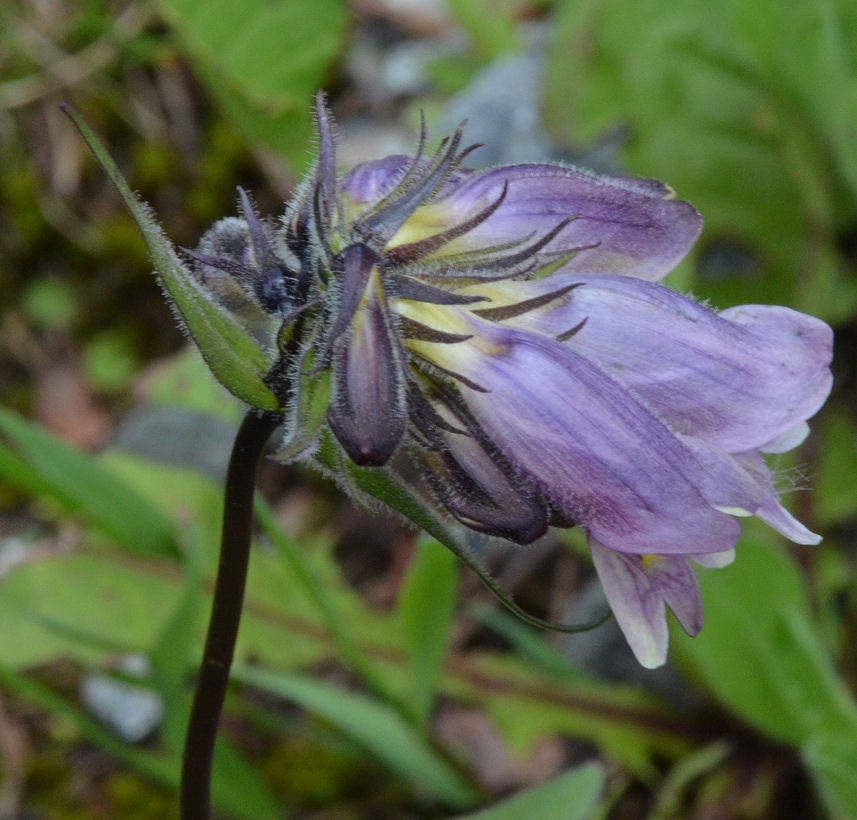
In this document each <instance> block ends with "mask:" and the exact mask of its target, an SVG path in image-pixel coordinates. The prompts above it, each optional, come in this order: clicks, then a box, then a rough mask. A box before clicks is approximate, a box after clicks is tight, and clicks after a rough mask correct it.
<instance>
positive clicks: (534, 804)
mask: <svg viewBox="0 0 857 820" xmlns="http://www.w3.org/2000/svg"><path fill="white" fill-rule="evenodd" d="M603 790H604V768H603V766H601V764H600V763H586V764H584V765H583V766H578V767H577V768H576V769H572V770H571V771H568V772H564V773H563V774H561V775H558V776H557V777H554V778H553V779H552V780H548V782H547V783H542V785H540V786H536V787H534V788H532V789H527V790H526V791H524V792H521V793H520V794H516V795H515V796H514V797H511V798H509V799H508V800H505V801H504V802H502V803H500V804H498V805H496V806H493V807H492V808H490V809H485V810H484V811H480V812H476V813H475V814H468V815H466V816H464V817H462V818H461V820H521V818H524V817H531V818H538V820H586V818H588V817H591V816H592V814H591V813H592V810H593V809H594V808H595V804H596V802H597V801H598V798H599V797H600V796H601V792H602V791H603Z"/></svg>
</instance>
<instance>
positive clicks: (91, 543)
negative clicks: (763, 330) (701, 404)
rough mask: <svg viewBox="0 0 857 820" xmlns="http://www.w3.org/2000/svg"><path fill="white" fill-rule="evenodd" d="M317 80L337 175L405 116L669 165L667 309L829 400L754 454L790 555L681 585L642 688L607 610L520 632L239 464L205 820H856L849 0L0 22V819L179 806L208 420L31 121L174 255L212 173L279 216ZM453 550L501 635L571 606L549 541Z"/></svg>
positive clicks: (856, 160)
mask: <svg viewBox="0 0 857 820" xmlns="http://www.w3.org/2000/svg"><path fill="white" fill-rule="evenodd" d="M318 87H323V88H325V89H327V91H328V93H329V96H330V100H331V103H332V105H333V108H334V112H335V114H336V115H337V118H338V120H339V123H340V127H341V131H342V136H343V140H342V153H343V156H342V159H343V163H344V164H345V165H348V164H352V163H354V162H357V161H359V160H361V159H364V158H369V157H372V156H380V155H383V154H386V153H390V152H391V151H407V150H409V149H410V147H411V145H412V139H413V132H414V125H415V123H416V121H417V112H418V111H419V109H420V108H422V109H424V110H425V111H426V112H427V114H428V117H429V120H430V123H431V127H432V134H435V135H436V134H439V133H442V132H443V130H444V129H445V128H448V127H449V126H450V125H455V124H456V122H457V120H458V119H461V118H462V117H464V116H469V117H470V118H471V125H470V131H471V135H472V136H474V137H475V138H478V139H480V140H482V141H486V142H487V143H488V145H486V148H485V149H483V151H485V152H488V154H487V155H485V154H483V156H486V158H485V160H484V161H485V162H501V161H521V160H523V159H530V160H538V159H541V158H547V157H550V158H552V159H564V160H570V161H578V162H581V163H583V164H587V165H590V166H592V167H595V168H596V169H598V170H602V171H612V172H621V173H634V174H640V175H648V176H653V177H658V178H662V179H665V180H667V181H669V182H670V183H671V184H672V185H673V187H674V188H675V189H676V191H677V193H678V195H679V196H680V197H681V198H683V199H688V200H690V201H691V202H693V203H694V204H695V205H696V206H697V207H698V208H699V209H700V210H701V211H702V213H703V215H704V216H705V218H706V225H707V226H706V229H705V232H704V234H703V236H702V238H701V240H700V242H699V244H698V246H697V248H696V249H695V251H694V253H693V254H692V256H691V258H690V259H689V260H688V261H687V262H685V263H683V265H682V266H681V267H680V269H679V270H678V271H676V272H675V273H674V274H673V275H672V277H671V280H670V281H671V283H672V284H673V286H674V287H677V288H678V289H681V290H692V291H693V292H694V294H695V295H697V296H698V297H700V298H704V299H708V300H710V301H711V303H712V304H714V305H716V306H718V307H727V306H729V305H732V304H737V303H742V302H776V303H781V304H786V305H789V306H792V307H795V308H797V309H801V310H805V311H809V312H812V313H815V314H817V315H819V316H821V317H822V318H824V319H826V320H827V321H829V322H830V323H831V324H833V325H834V327H835V329H836V338H837V342H836V361H835V371H836V383H835V388H834V395H833V397H832V399H831V401H830V402H829V404H828V405H827V407H826V408H825V409H824V411H823V412H822V413H821V414H820V415H819V417H818V418H817V419H816V420H815V422H814V424H813V427H814V432H813V435H812V436H811V438H810V439H809V441H808V442H807V443H806V444H805V445H804V446H803V447H802V448H801V450H800V451H799V452H798V453H796V454H791V455H790V456H788V457H787V458H782V459H781V460H780V462H778V463H777V465H776V466H777V469H778V472H779V474H780V475H781V477H782V482H783V485H784V489H785V490H788V491H793V492H790V495H789V498H790V499H791V500H792V501H793V506H794V508H795V510H796V511H797V512H798V514H799V516H800V517H801V519H802V520H803V521H805V522H806V523H807V524H808V525H809V526H810V527H811V528H813V529H816V530H818V531H821V532H823V533H824V534H825V541H824V542H823V544H822V545H821V546H820V547H818V548H813V549H809V548H792V547H790V546H788V545H785V544H784V543H782V541H781V540H780V539H779V538H778V537H777V536H775V535H774V534H772V533H771V532H770V531H768V530H767V529H766V528H764V527H763V526H755V525H753V523H752V522H751V523H750V524H748V526H746V527H745V534H744V536H743V537H742V540H741V542H740V544H739V551H738V560H737V561H736V563H735V564H734V566H732V567H729V568H727V569H724V570H717V571H701V572H700V575H701V583H702V587H703V596H704V601H705V608H706V626H705V628H704V630H703V632H702V634H701V635H700V636H699V637H698V638H697V639H695V640H690V639H687V638H686V637H685V636H684V635H683V634H681V632H680V630H679V631H678V632H675V633H673V648H672V653H671V664H670V666H669V667H668V668H667V669H665V670H661V671H657V672H653V673H649V672H645V671H644V670H640V669H639V668H637V667H636V666H635V664H634V662H633V660H632V659H631V657H630V653H629V651H628V650H627V648H626V647H625V646H624V643H623V642H622V640H621V638H620V637H618V636H617V633H616V630H615V626H612V625H609V624H608V625H606V626H604V627H602V628H600V629H598V630H596V631H594V632H592V633H587V634H585V635H580V636H573V637H564V638H557V637H556V636H548V635H542V634H536V633H534V632H533V631H532V630H530V629H529V628H528V627H524V626H523V625H522V624H520V623H518V622H517V621H516V620H514V619H513V618H511V617H510V616H508V615H507V614H505V613H504V612H503V611H498V610H497V608H496V605H495V604H494V603H493V602H492V601H491V600H490V598H489V597H486V595H485V593H484V592H483V590H482V589H481V588H480V585H479V584H478V582H477V581H475V580H474V578H473V577H472V576H471V575H470V574H468V573H466V572H462V571H461V570H460V568H459V567H458V566H457V565H456V563H455V561H454V560H453V559H452V557H451V556H450V555H449V554H448V553H447V552H446V551H445V550H443V549H442V548H441V547H440V546H439V545H438V544H437V543H435V542H432V541H431V540H429V539H425V538H417V537H416V536H415V535H414V534H413V533H411V532H409V531H408V530H405V529H403V528H401V527H400V526H399V524H398V523H397V522H396V521H393V520H390V519H388V518H386V517H383V516H380V515H377V514H375V513H370V512H367V511H365V510H361V509H357V508H354V507H353V506H351V505H350V504H349V503H348V502H347V501H346V500H345V499H344V498H343V497H342V495H341V494H340V493H339V492H338V491H337V490H336V489H335V488H333V487H332V486H331V485H330V484H329V483H327V482H325V481H323V480H322V479H320V478H319V477H317V476H313V475H308V474H306V473H304V472H302V471H300V470H298V469H295V468H283V467H277V466H275V465H272V464H268V465H265V468H264V470H263V474H262V477H261V492H260V496H259V500H258V505H257V520H258V539H257V541H258V543H257V545H256V549H255V550H254V554H253V559H252V568H251V579H250V585H249V592H248V601H247V606H246V614H245V619H244V622H243V626H242V631H241V636H240V644H239V651H238V659H239V667H238V669H237V670H236V675H235V684H234V686H233V688H232V690H231V692H230V697H229V701H228V703H227V710H226V717H225V720H224V732H223V742H222V745H221V746H220V748H219V749H218V755H217V760H216V767H215V768H216V778H215V791H214V796H215V803H216V805H217V807H218V810H219V811H220V812H222V815H223V816H224V817H237V818H245V817H246V818H269V817H270V818H275V817H281V816H301V817H325V818H327V817H336V818H362V817H367V818H368V817H373V818H374V817H445V816H450V815H460V814H462V813H468V812H470V813H472V812H477V814H475V815H472V816H478V817H480V818H485V817H490V818H506V817H508V818H518V817H533V818H541V817H544V818H578V817H579V818H584V817H598V818H601V817H614V818H637V817H651V818H679V817H682V818H683V817H693V818H708V817H717V818H726V817H736V818H737V817H740V818H768V817H783V818H813V817H818V818H828V817H831V818H843V817H857V786H855V782H857V781H855V778H854V772H855V771H857V709H855V700H854V692H855V686H857V651H855V647H857V594H856V593H857V590H855V581H854V578H855V563H857V553H856V552H855V544H856V543H857V480H855V475H857V427H855V425H857V416H855V396H856V395H857V378H856V376H857V372H855V362H857V358H855V345H857V332H855V331H857V321H855V316H857V7H855V6H854V4H853V3H850V2H848V0H805V1H804V2H802V3H785V4H784V3H778V2H774V0H757V2H754V3H747V2H746V1H742V0H723V2H720V3H710V4H704V3H699V2H694V1H693V0H669V2H667V0H610V2H608V1H607V0H554V2H550V0H503V2H497V1H496V0H447V2H443V1H442V0H413V1H412V2H406V0H352V2H350V3H348V4H346V3H345V2H343V0H316V2H314V3H306V2H303V0H206V1H205V2H204V1H203V0H157V2H144V1H143V0H130V2H129V1H128V0H34V2H24V0H8V2H5V3H3V4H2V6H0V304H2V307H3V310H2V314H0V403H2V407H0V778H2V780H0V784H2V785H0V817H4V818H6V817H9V818H13V817H14V818H18V817H22V818H23V817H34V818H42V817H44V818H83V817H87V818H88V817H128V818H161V817H165V816H170V814H171V813H173V812H174V811H175V787H176V778H177V771H178V758H179V755H180V751H181V742H182V733H183V728H184V723H185V720H186V715H187V708H188V700H189V696H190V681H191V675H192V670H193V666H194V663H195V662H196V660H197V658H198V653H199V648H200V636H201V634H202V630H203V628H204V621H205V617H206V616H207V610H208V595H209V592H210V588H211V580H212V577H213V571H214V566H215V562H216V543H217V538H218V530H219V516H220V493H221V490H220V480H221V479H222V474H223V468H224V462H225V458H226V455H227V453H228V449H229V446H230V435H231V431H232V430H234V428H235V425H236V423H237V420H238V418H239V417H240V415H241V408H240V407H239V406H238V405H237V403H235V402H234V401H233V400H232V399H230V398H228V397H226V396H225V395H224V393H223V392H222V390H221V389H220V388H219V387H217V386H216V385H215V384H214V383H213V381H212V380H211V379H210V377H209V376H208V375H207V374H206V373H205V371H204V368H203V367H202V366H201V364H200V362H199V359H198V357H197V356H196V355H195V354H194V353H193V352H190V351H186V350H184V342H183V339H182V337H181V335H180V333H178V331H176V330H175V328H174V326H173V323H172V320H171V317H170V314H169V311H168V310H167V309H166V307H165V306H164V304H163V302H162V300H161V298H160V294H159V293H158V290H157V288H156V286H155V285H154V283H153V281H152V278H151V275H150V272H149V265H148V262H147V260H146V256H145V251H144V248H143V243H142V241H141V240H140V237H139V236H138V234H137V233H136V229H135V228H134V226H133V224H132V222H131V219H130V217H129V216H128V214H126V213H125V211H124V209H123V208H122V207H121V205H120V203H119V200H118V197H117V196H116V194H115V193H114V192H113V190H112V189H111V187H110V185H109V182H108V181H107V179H106V178H105V177H104V175H103V173H102V172H101V171H100V170H99V169H98V168H97V167H96V166H95V164H94V163H93V162H92V160H91V158H90V157H89V156H88V154H87V149H86V148H85V146H84V145H83V143H82V141H81V140H80V139H79V136H78V135H77V133H76V132H75V131H74V130H73V128H72V127H71V126H70V124H69V123H68V122H67V121H66V120H65V119H63V118H62V116H61V114H60V113H59V112H58V109H57V104H58V103H59V102H61V101H66V102H71V103H72V104H74V105H75V106H76V107H77V108H78V109H79V110H80V111H81V112H82V113H83V115H84V116H85V118H86V119H87V120H88V122H89V123H90V125H91V126H92V127H93V128H94V130H95V131H96V132H98V133H99V134H100V136H101V137H102V139H104V141H105V142H106V144H107V145H108V146H109V148H110V150H111V152H112V154H113V155H114V156H115V157H116V159H117V161H118V163H119V165H120V167H121V168H122V169H123V171H124V173H125V174H126V175H127V177H128V179H129V181H130V184H131V186H132V187H133V188H135V189H136V190H137V191H138V192H139V193H140V195H141V196H142V198H143V199H145V200H146V201H148V202H150V203H151V204H152V206H153V207H154V209H155V211H156V212H157V214H158V216H159V219H160V220H161V222H162V224H163V225H164V226H165V228H166V230H167V232H168V234H169V235H170V236H171V237H172V238H173V240H174V241H176V243H177V244H181V245H187V246H194V245H195V243H196V240H197V238H198V237H199V236H200V235H201V234H202V232H203V231H204V230H205V228H206V227H207V226H208V224H210V223H211V222H212V221H213V220H215V219H217V218H219V217H220V216H222V215H224V214H227V213H230V212H232V211H233V210H234V207H235V186H236V185H237V184H241V185H242V186H244V187H247V188H248V189H250V190H252V191H253V192H254V194H255V196H256V198H257V201H258V202H259V204H260V207H261V209H262V210H263V211H264V212H270V213H278V212H280V211H281V210H282V202H283V200H284V199H285V198H287V196H288V194H289V191H290V190H291V187H292V185H293V184H294V182H295V180H296V179H298V178H299V176H300V174H301V172H302V171H303V170H304V168H305V167H306V165H307V163H308V162H309V160H310V159H311V156H312V151H313V142H312V137H311V133H310V122H309V102H310V98H311V95H312V93H313V92H314V91H315V89H316V88H318ZM491 151H494V153H491ZM474 156H475V157H478V155H474ZM473 546H474V548H475V549H478V550H479V551H480V552H481V554H482V555H483V556H484V557H485V558H486V560H487V561H489V563H490V564H491V566H492V567H493V570H494V572H495V573H496V575H497V576H498V577H499V578H500V580H501V581H502V583H503V585H504V586H505V587H506V588H507V589H509V590H511V591H513V592H514V594H515V596H516V598H517V600H519V601H520V602H521V603H522V604H523V605H524V606H526V607H527V608H528V609H530V610H531V611H533V612H534V613H536V614H540V615H543V616H548V617H551V618H554V619H558V620H565V621H568V620H585V619H586V618H587V617H589V616H590V615H591V614H593V613H597V612H598V611H599V610H600V607H601V606H602V605H603V604H602V599H601V598H600V597H599V592H598V588H597V583H593V581H592V571H591V568H590V566H589V564H588V563H587V560H586V557H585V551H584V550H582V549H581V545H580V541H579V539H578V538H577V536H576V535H575V534H574V533H571V534H570V535H567V534H552V535H551V536H550V537H547V538H545V539H544V541H543V542H541V543H540V544H538V545H537V546H536V547H534V548H531V549H528V550H518V549H509V548H508V547H507V546H505V545H503V544H497V543H491V542H484V541H476V542H474V544H473ZM513 795H514V796H513ZM504 800H505V802H503V801H504ZM485 806H490V807H491V808H488V809H485V808H484V807H485ZM480 810H481V811H480Z"/></svg>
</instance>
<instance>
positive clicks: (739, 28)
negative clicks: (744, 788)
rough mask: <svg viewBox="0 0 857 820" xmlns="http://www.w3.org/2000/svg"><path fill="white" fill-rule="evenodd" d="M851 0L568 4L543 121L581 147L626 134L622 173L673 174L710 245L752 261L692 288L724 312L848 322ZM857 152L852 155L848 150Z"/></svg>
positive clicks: (854, 114) (856, 25) (856, 195)
mask: <svg viewBox="0 0 857 820" xmlns="http://www.w3.org/2000/svg"><path fill="white" fill-rule="evenodd" d="M848 9H849V4H848V3H847V2H845V0H840V2H834V0H807V2H804V3H795V4H789V5H788V8H785V7H784V6H783V4H782V3H777V2H768V1H767V0H766V1H765V2H759V3H747V2H745V0H727V1H726V2H724V3H721V4H710V3H709V4H701V3H698V2H695V0H633V1H632V2H629V1H628V0H620V1H619V2H612V1H611V2H606V0H584V1H583V2H578V0H561V2H560V3H558V8H557V20H556V25H555V27H554V29H553V37H552V43H551V48H550V59H549V64H548V69H547V74H546V81H547V88H546V96H545V103H546V118H547V121H548V124H549V126H550V127H551V128H552V130H553V131H554V132H555V133H557V134H558V135H560V136H562V137H563V138H564V139H566V140H567V141H569V142H571V143H580V142H587V141H590V140H595V139H600V138H603V137H605V135H609V134H614V135H615V134H617V133H619V132H621V133H623V134H626V135H627V138H626V139H624V140H623V143H622V146H621V153H622V160H623V164H624V165H625V166H626V167H627V168H629V169H630V170H631V171H633V172H634V173H638V174H643V175H646V176H653V177H656V178H659V179H664V180H667V181H668V182H669V183H670V184H671V185H672V186H673V187H674V188H675V190H676V191H677V193H678V196H679V197H680V198H682V199H688V200H690V201H691V202H692V203H693V204H694V205H695V206H696V207H697V208H699V210H700V211H701V212H702V214H703V215H704V217H705V220H706V234H705V235H704V237H703V242H705V241H707V240H708V241H713V240H715V239H716V240H718V241H721V242H722V241H724V240H725V241H727V242H728V243H729V247H733V246H734V247H738V248H742V249H747V250H748V251H749V252H750V253H749V256H748V257H747V258H748V259H749V260H750V261H749V263H748V265H747V266H743V269H734V270H733V269H730V267H729V265H730V260H729V259H727V258H726V256H725V255H723V256H721V260H722V261H721V262H720V264H719V265H718V267H717V269H716V271H714V272H710V271H709V275H706V276H705V277H704V278H703V276H702V275H700V276H699V278H698V279H697V281H695V282H694V283H693V288H694V290H695V291H696V292H697V293H698V294H700V295H701V296H704V297H708V298H710V299H712V301H713V302H714V303H715V304H720V305H728V304H735V303H740V302H751V303H752V302H772V301H773V302H779V303H783V304H793V305H797V306H798V307H799V308H801V309H803V310H807V311H810V312H818V313H820V314H821V315H822V317H823V318H828V319H830V320H838V319H843V318H845V317H847V316H848V315H849V314H850V313H851V312H853V310H854V307H855V303H857V300H855V297H857V294H855V288H854V286H853V282H852V281H851V279H850V278H849V276H848V273H847V268H846V266H845V264H844V262H843V260H842V259H841V256H840V254H839V253H838V251H837V248H836V233H837V231H838V230H839V229H840V228H841V227H842V226H843V225H847V224H850V223H851V222H852V221H853V218H854V214H855V210H857V187H855V180H857V173H855V159H854V157H855V152H854V151H853V146H854V141H855V137H857V134H855V128H854V122H855V120H857V94H855V86H857V68H855V66H857V60H855V51H854V46H853V44H854V42H855V35H857V20H855V15H854V14H853V13H852V12H850V11H848ZM846 145H847V146H850V148H849V149H847V150H846V148H845V146H846Z"/></svg>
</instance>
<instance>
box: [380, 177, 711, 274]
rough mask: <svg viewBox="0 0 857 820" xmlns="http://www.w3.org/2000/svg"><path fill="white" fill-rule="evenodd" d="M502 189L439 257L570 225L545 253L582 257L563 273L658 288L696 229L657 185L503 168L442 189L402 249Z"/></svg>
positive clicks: (683, 207) (688, 211)
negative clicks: (492, 206) (608, 276)
mask: <svg viewBox="0 0 857 820" xmlns="http://www.w3.org/2000/svg"><path fill="white" fill-rule="evenodd" d="M505 183H508V186H509V187H508V193H507V196H506V199H505V200H504V202H503V204H502V205H501V206H500V207H499V208H498V209H497V211H496V212H495V213H494V214H493V215H492V216H491V218H490V219H487V220H486V221H485V222H483V223H482V224H481V225H479V226H478V227H477V228H475V229H474V230H472V231H470V232H469V233H467V234H466V235H465V236H462V237H461V238H459V239H456V240H454V241H453V242H451V243H450V244H449V245H447V246H446V247H445V248H444V249H443V250H442V251H440V252H439V253H438V256H439V257H440V256H445V255H448V254H454V253H460V252H463V251H472V250H477V249H479V248H484V247H489V246H493V245H498V244H504V243H507V242H510V241H514V240H522V239H524V238H525V237H527V236H529V235H531V234H533V233H534V234H535V235H536V237H538V236H541V235H544V234H546V233H547V232H548V231H550V230H551V229H552V228H555V227H556V226H557V225H558V224H559V223H560V222H561V221H562V220H563V219H566V218H568V217H576V218H575V219H574V220H573V221H572V222H571V223H570V224H569V225H568V226H566V228H564V229H563V230H562V231H561V232H560V234H559V235H558V236H557V237H556V238H555V239H554V240H553V241H551V242H550V243H549V244H548V246H547V248H546V249H545V251H544V253H551V252H560V253H561V252H563V251H568V250H573V249H575V248H582V249H583V250H580V251H579V252H578V253H577V254H576V255H575V256H574V257H573V258H572V259H571V260H570V261H568V262H567V263H566V264H565V265H564V266H563V268H562V270H564V271H587V272H595V273H622V274H627V275H629V276H636V277H640V278H642V279H648V280H651V281H658V280H660V279H662V278H663V277H664V276H666V274H667V273H669V272H670V271H671V270H672V269H673V268H674V267H675V265H676V264H677V263H678V262H679V261H680V260H681V259H682V258H683V257H684V256H685V255H686V254H687V252H688V251H689V250H690V248H691V246H692V245H693V243H694V242H695V241H696V239H697V237H698V236H699V233H700V230H701V229H702V219H701V217H700V215H699V214H698V212H697V211H696V210H695V209H694V208H693V207H692V206H691V205H689V204H688V203H686V202H681V201H678V200H673V199H668V198H667V197H668V196H670V195H671V194H672V192H671V191H670V190H669V189H668V188H666V187H665V186H662V185H661V184H660V183H654V182H652V181H650V180H639V181H637V180H631V179H629V178H627V177H605V176H598V175H596V174H592V173H588V172H585V171H580V170H577V169H574V168H568V167H564V166H559V165H510V166H504V167H500V168H494V169H492V170H490V171H486V172H483V173H476V174H471V175H470V176H468V177H466V178H464V179H463V180H462V181H460V182H459V183H458V184H457V185H454V186H447V188H446V190H445V191H442V192H441V194H440V196H439V197H438V198H437V199H435V200H434V201H433V202H431V203H429V204H428V205H425V206H423V207H422V208H420V209H418V210H417V212H416V213H415V214H414V215H413V217H412V219H411V220H409V222H408V223H407V224H406V225H405V229H404V233H406V234H407V236H404V235H403V237H402V238H401V241H412V240H413V239H415V238H420V237H422V236H428V235H430V234H433V233H437V232H439V231H441V230H444V229H446V228H448V227H449V226H450V225H452V224H455V223H457V222H461V221H463V220H464V219H466V218H467V217H468V216H470V215H471V214H473V213H475V212H476V211H478V210H479V209H480V208H484V207H485V206H486V205H488V204H489V203H490V202H493V201H495V200H496V199H497V197H498V196H499V195H500V192H501V191H502V190H503V185H504V184H505ZM417 234H419V236H417ZM394 241H395V240H394ZM551 258H553V257H551Z"/></svg>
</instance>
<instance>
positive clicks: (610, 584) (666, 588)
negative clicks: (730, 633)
mask: <svg viewBox="0 0 857 820" xmlns="http://www.w3.org/2000/svg"><path fill="white" fill-rule="evenodd" d="M589 548H590V551H591V552H592V561H593V563H594V564H595V569H596V571H597V573H598V578H599V580H600V581H601V585H602V587H603V588H604V593H605V595H606V596H607V601H608V602H609V604H610V608H611V609H612V610H613V614H614V615H615V616H616V620H617V622H618V623H619V626H620V627H621V629H622V632H623V633H624V635H625V638H626V640H627V641H628V644H629V646H630V647H631V650H632V651H633V653H634V655H635V656H636V658H637V660H638V661H639V662H640V663H641V664H642V665H643V666H645V667H646V668H648V669H654V668H655V667H658V666H662V665H663V664H664V663H665V661H666V659H667V646H668V644H669V632H668V630H667V622H666V606H669V608H670V609H671V610H672V611H673V612H674V613H675V616H676V618H677V619H678V621H679V623H680V624H681V625H682V628H683V629H684V631H685V632H687V634H688V635H690V636H691V637H693V636H694V635H696V634H697V633H698V632H699V630H700V629H701V628H702V600H701V598H700V594H699V584H698V582H697V580H696V576H695V575H694V574H693V570H692V569H691V568H690V565H689V563H688V561H687V559H685V558H684V557H683V556H680V555H627V554H625V553H621V552H615V551H614V550H611V549H608V548H607V547H605V546H604V545H603V544H600V543H599V542H598V541H597V540H596V539H594V538H590V539H589Z"/></svg>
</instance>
